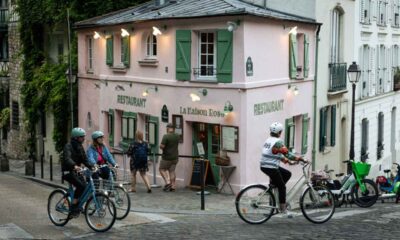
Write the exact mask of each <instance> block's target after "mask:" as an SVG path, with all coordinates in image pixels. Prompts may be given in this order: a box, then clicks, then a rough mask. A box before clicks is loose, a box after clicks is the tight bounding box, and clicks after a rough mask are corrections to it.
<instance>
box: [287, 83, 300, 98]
mask: <svg viewBox="0 0 400 240" xmlns="http://www.w3.org/2000/svg"><path fill="white" fill-rule="evenodd" d="M288 89H290V90H291V91H292V92H293V95H295V96H297V95H299V88H298V87H297V86H296V85H294V84H289V85H288Z"/></svg>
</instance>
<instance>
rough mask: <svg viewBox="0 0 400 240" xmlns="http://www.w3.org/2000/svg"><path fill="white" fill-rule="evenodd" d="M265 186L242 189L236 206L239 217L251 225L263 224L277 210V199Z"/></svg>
mask: <svg viewBox="0 0 400 240" xmlns="http://www.w3.org/2000/svg"><path fill="white" fill-rule="evenodd" d="M266 190H267V187H266V186H264V185H252V186H248V187H246V188H244V189H242V190H241V191H240V192H239V194H238V195H237V197H236V201H235V205H236V211H237V213H238V215H239V217H240V218H241V219H242V220H243V221H245V222H247V223H250V224H261V223H264V222H265V221H267V220H268V219H270V218H271V216H272V215H273V212H274V210H275V209H276V207H275V206H276V205H275V197H274V195H273V194H272V193H271V191H270V190H268V191H266Z"/></svg>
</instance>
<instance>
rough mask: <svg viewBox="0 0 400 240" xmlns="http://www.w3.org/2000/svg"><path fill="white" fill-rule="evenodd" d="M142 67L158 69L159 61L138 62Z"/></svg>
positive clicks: (145, 60)
mask: <svg viewBox="0 0 400 240" xmlns="http://www.w3.org/2000/svg"><path fill="white" fill-rule="evenodd" d="M138 63H139V65H140V66H143V67H157V66H158V60H157V59H150V58H149V59H143V60H140V61H138Z"/></svg>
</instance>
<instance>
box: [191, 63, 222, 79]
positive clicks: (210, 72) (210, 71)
mask: <svg viewBox="0 0 400 240" xmlns="http://www.w3.org/2000/svg"><path fill="white" fill-rule="evenodd" d="M216 74H217V69H216V68H214V67H205V66H203V67H200V68H193V75H194V76H196V77H212V76H215V75H216Z"/></svg>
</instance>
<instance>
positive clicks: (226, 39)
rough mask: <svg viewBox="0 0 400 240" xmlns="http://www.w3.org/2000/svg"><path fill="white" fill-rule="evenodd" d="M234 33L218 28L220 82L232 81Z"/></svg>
mask: <svg viewBox="0 0 400 240" xmlns="http://www.w3.org/2000/svg"><path fill="white" fill-rule="evenodd" d="M232 39H233V33H232V32H230V31H228V30H218V33H217V80H218V82H220V83H231V82H232V68H233V66H232V56H233V46H232V43H233V41H232Z"/></svg>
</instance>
